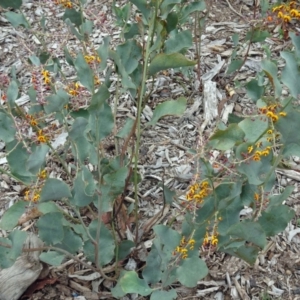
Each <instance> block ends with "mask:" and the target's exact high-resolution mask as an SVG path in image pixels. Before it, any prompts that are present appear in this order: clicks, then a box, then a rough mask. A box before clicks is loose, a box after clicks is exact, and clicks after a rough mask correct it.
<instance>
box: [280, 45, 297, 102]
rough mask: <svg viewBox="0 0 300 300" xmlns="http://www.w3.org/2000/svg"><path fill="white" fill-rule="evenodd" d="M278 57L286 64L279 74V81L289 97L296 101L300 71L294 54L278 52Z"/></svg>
mask: <svg viewBox="0 0 300 300" xmlns="http://www.w3.org/2000/svg"><path fill="white" fill-rule="evenodd" d="M280 56H281V57H282V58H283V59H284V60H285V62H286V65H285V67H284V68H283V70H282V72H281V81H282V82H283V84H285V85H286V86H287V87H288V88H289V90H290V92H291V95H292V96H293V97H294V98H295V99H297V97H298V95H299V94H300V84H299V78H300V71H299V65H298V63H297V58H296V56H295V54H294V53H290V52H286V51H283V52H280Z"/></svg>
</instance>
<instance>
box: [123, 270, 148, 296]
mask: <svg viewBox="0 0 300 300" xmlns="http://www.w3.org/2000/svg"><path fill="white" fill-rule="evenodd" d="M119 280H120V285H121V288H122V290H123V291H124V293H126V294H128V293H137V294H139V295H142V296H147V295H150V294H151V292H152V289H151V288H150V287H149V286H148V285H147V283H146V282H145V280H143V279H140V278H139V277H138V275H137V273H136V272H135V271H128V272H126V273H125V274H124V275H123V276H122V277H121V278H120V279H119Z"/></svg>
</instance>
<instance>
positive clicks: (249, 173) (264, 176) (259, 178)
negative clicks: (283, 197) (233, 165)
mask: <svg viewBox="0 0 300 300" xmlns="http://www.w3.org/2000/svg"><path fill="white" fill-rule="evenodd" d="M272 157H273V156H272V154H269V155H268V156H266V157H265V156H264V157H261V160H260V161H254V160H251V161H247V162H243V163H241V164H240V165H238V166H237V170H238V171H239V172H240V173H242V174H245V175H246V177H247V179H248V181H249V183H250V184H254V185H261V184H263V183H266V182H268V181H269V180H270V179H271V178H268V176H269V172H270V171H272V163H271V161H272ZM273 173H274V171H273ZM270 177H272V176H271V175H270Z"/></svg>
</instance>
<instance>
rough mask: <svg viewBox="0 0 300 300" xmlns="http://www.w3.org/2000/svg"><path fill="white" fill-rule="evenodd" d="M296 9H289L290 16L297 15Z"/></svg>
mask: <svg viewBox="0 0 300 300" xmlns="http://www.w3.org/2000/svg"><path fill="white" fill-rule="evenodd" d="M298 13H299V12H298V11H297V9H291V11H290V15H291V16H292V17H297V15H298Z"/></svg>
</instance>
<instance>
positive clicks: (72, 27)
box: [65, 18, 84, 41]
mask: <svg viewBox="0 0 300 300" xmlns="http://www.w3.org/2000/svg"><path fill="white" fill-rule="evenodd" d="M65 23H66V24H67V26H69V27H70V31H71V33H72V34H74V36H76V37H77V39H78V40H79V41H83V40H84V36H83V34H81V33H79V31H78V29H77V28H75V26H74V25H73V23H72V21H71V20H70V19H69V18H67V19H65Z"/></svg>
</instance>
